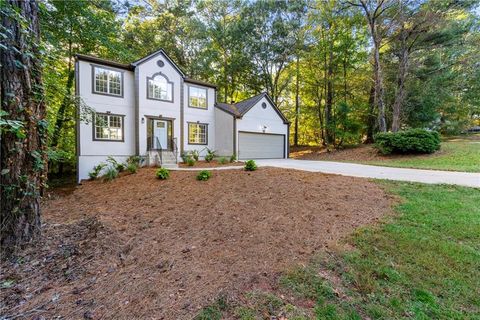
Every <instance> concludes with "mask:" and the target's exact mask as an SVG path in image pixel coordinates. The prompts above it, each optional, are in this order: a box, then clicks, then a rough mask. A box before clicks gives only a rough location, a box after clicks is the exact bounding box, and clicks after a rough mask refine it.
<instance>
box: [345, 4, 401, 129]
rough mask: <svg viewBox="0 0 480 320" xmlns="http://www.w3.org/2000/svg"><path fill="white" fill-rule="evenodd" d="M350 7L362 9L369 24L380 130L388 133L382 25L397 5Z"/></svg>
mask: <svg viewBox="0 0 480 320" xmlns="http://www.w3.org/2000/svg"><path fill="white" fill-rule="evenodd" d="M347 2H348V3H349V4H350V5H352V6H356V7H359V8H361V10H362V11H363V13H364V15H365V19H366V20H367V23H368V29H369V32H370V37H371V39H372V46H373V49H372V52H373V81H374V84H375V85H374V87H375V94H374V100H373V101H374V105H375V107H376V109H377V110H378V128H379V130H380V131H382V132H385V131H387V121H386V113H385V100H384V99H385V97H384V90H385V88H384V84H383V71H382V64H381V61H380V47H381V46H382V41H383V38H384V32H385V30H384V29H385V27H384V25H382V23H383V21H384V16H385V13H386V12H387V10H388V9H390V8H392V7H393V6H394V5H395V0H356V1H347Z"/></svg>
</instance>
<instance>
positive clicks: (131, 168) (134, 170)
mask: <svg viewBox="0 0 480 320" xmlns="http://www.w3.org/2000/svg"><path fill="white" fill-rule="evenodd" d="M127 171H128V172H130V173H137V171H138V166H137V165H136V164H135V163H129V164H127Z"/></svg>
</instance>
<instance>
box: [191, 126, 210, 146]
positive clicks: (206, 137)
mask: <svg viewBox="0 0 480 320" xmlns="http://www.w3.org/2000/svg"><path fill="white" fill-rule="evenodd" d="M191 124H194V125H204V126H205V143H196V142H190V125H191ZM187 125H188V132H187V142H188V144H189V145H197V146H206V145H208V123H202V122H187Z"/></svg>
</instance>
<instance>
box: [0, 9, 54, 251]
mask: <svg viewBox="0 0 480 320" xmlns="http://www.w3.org/2000/svg"><path fill="white" fill-rule="evenodd" d="M13 10H15V11H17V12H18V16H16V15H13V14H11V12H12V11H13ZM2 11H3V12H2V13H3V14H2V26H3V28H5V30H8V32H9V33H8V34H9V38H7V39H5V42H4V45H5V46H6V47H7V48H6V49H3V50H1V53H0V64H1V65H2V68H1V71H0V83H1V84H0V86H1V89H0V93H1V100H2V110H4V111H6V112H7V113H8V115H7V116H6V117H5V118H7V119H8V120H16V121H20V122H21V123H22V124H23V129H22V131H23V132H20V133H19V132H18V131H16V130H13V129H11V128H9V127H4V128H2V133H1V153H0V164H1V169H2V172H1V174H0V194H1V201H0V215H1V216H0V220H1V221H0V222H1V229H0V244H1V247H2V250H1V251H2V254H6V255H8V254H11V253H13V251H14V250H15V248H16V247H17V246H19V245H22V244H25V243H26V242H28V241H30V240H32V239H33V238H34V236H36V235H37V234H38V233H39V232H40V206H39V199H40V194H41V191H42V188H43V185H44V182H45V173H46V169H47V163H46V156H45V155H46V152H45V148H46V143H47V141H46V140H47V126H46V121H45V104H44V102H43V88H42V77H41V61H40V60H39V58H40V56H41V55H40V52H39V49H40V48H39V44H40V29H39V21H38V19H39V16H38V3H37V2H36V1H34V0H29V1H22V0H8V1H7V2H6V3H5V5H4V6H3V8H2ZM9 12H10V13H9Z"/></svg>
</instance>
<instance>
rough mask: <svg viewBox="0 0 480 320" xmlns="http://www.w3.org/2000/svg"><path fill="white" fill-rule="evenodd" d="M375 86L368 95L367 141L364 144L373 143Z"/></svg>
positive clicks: (373, 85)
mask: <svg viewBox="0 0 480 320" xmlns="http://www.w3.org/2000/svg"><path fill="white" fill-rule="evenodd" d="M374 100H375V84H372V87H371V88H370V95H369V98H368V115H367V139H366V140H365V143H373V134H374V133H375V122H376V121H375V120H376V117H375V103H374Z"/></svg>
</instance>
